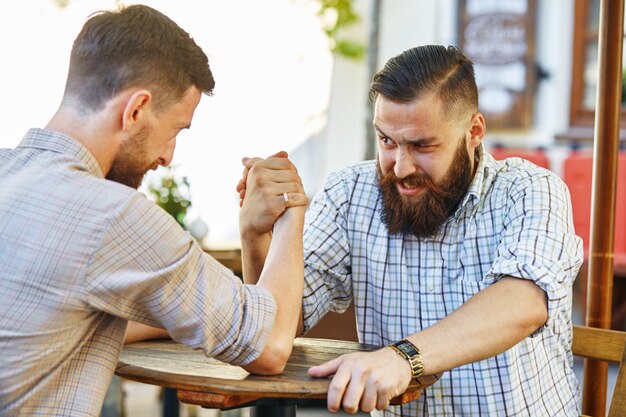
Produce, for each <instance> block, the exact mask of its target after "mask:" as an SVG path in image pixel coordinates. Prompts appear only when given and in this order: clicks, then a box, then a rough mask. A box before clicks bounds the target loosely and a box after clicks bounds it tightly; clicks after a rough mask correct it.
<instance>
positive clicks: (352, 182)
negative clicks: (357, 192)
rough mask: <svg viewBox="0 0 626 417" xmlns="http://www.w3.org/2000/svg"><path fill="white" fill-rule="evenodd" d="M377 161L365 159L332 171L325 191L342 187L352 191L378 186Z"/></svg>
mask: <svg viewBox="0 0 626 417" xmlns="http://www.w3.org/2000/svg"><path fill="white" fill-rule="evenodd" d="M376 175H377V174H376V161H363V162H359V163H357V164H354V165H351V166H349V167H347V168H344V169H342V170H340V171H336V172H333V173H331V174H330V175H329V176H328V178H327V179H326V183H325V184H324V189H323V190H324V192H332V191H333V190H336V191H337V190H339V189H341V190H342V191H343V192H350V191H351V190H354V189H355V188H370V187H376V185H377V178H376Z"/></svg>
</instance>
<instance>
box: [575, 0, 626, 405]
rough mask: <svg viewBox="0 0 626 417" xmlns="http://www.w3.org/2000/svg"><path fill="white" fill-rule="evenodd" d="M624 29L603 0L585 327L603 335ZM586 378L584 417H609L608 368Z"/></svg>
mask: <svg viewBox="0 0 626 417" xmlns="http://www.w3.org/2000/svg"><path fill="white" fill-rule="evenodd" d="M623 27H624V0H601V1H600V26H599V28H600V29H599V35H598V90H597V94H596V117H595V129H594V158H593V187H592V205H591V235H590V245H589V273H588V280H587V314H586V324H587V326H591V327H599V328H604V329H608V328H609V327H610V324H611V302H612V293H613V261H614V259H613V258H614V256H613V250H614V248H613V242H614V237H615V201H616V189H617V159H618V152H619V125H620V111H621V89H622V43H623V42H622V37H623V34H624V32H623ZM584 375H585V376H584V387H583V414H587V415H592V416H596V417H599V416H605V415H606V385H607V375H608V364H607V363H602V362H598V361H593V360H587V359H586V360H585V364H584Z"/></svg>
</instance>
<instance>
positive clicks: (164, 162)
mask: <svg viewBox="0 0 626 417" xmlns="http://www.w3.org/2000/svg"><path fill="white" fill-rule="evenodd" d="M174 149H176V138H174V139H172V140H170V141H169V142H168V143H167V147H166V148H165V150H164V151H163V153H162V154H161V155H159V158H158V162H159V165H161V166H163V167H167V166H169V164H171V163H172V159H174Z"/></svg>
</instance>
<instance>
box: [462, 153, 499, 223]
mask: <svg viewBox="0 0 626 417" xmlns="http://www.w3.org/2000/svg"><path fill="white" fill-rule="evenodd" d="M476 152H477V153H476V155H477V156H476V158H477V159H478V167H477V168H476V173H475V174H474V178H473V179H472V182H471V183H470V187H469V189H468V190H467V194H465V197H463V200H462V201H461V204H460V205H459V207H458V209H457V210H456V212H455V213H454V217H458V216H459V215H460V214H461V213H462V212H463V211H464V210H466V209H469V208H471V207H475V206H477V205H478V202H479V201H480V200H481V198H482V197H483V196H484V194H485V190H487V188H488V187H489V183H490V182H491V176H492V173H493V172H495V170H494V169H492V168H495V166H494V165H495V160H494V159H493V157H492V156H491V155H489V154H488V153H487V152H484V150H483V145H482V144H481V145H480V146H479V147H478V148H476Z"/></svg>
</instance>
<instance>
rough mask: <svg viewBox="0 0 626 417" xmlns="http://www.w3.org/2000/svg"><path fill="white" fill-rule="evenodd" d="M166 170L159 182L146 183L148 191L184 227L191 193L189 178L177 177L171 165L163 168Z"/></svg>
mask: <svg viewBox="0 0 626 417" xmlns="http://www.w3.org/2000/svg"><path fill="white" fill-rule="evenodd" d="M163 169H164V170H165V171H166V174H164V175H163V176H162V177H161V180H160V182H158V183H156V184H154V183H153V184H149V185H148V192H149V193H150V195H152V197H153V198H154V201H155V203H156V204H157V205H158V206H159V207H161V208H162V209H163V210H165V211H167V212H168V213H169V214H170V215H171V216H172V217H174V218H175V219H176V221H177V222H178V223H179V224H180V225H181V226H183V227H185V217H186V216H187V210H188V209H189V207H191V193H190V191H189V179H188V178H187V177H177V176H176V175H175V173H174V169H173V168H172V167H167V168H163Z"/></svg>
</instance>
